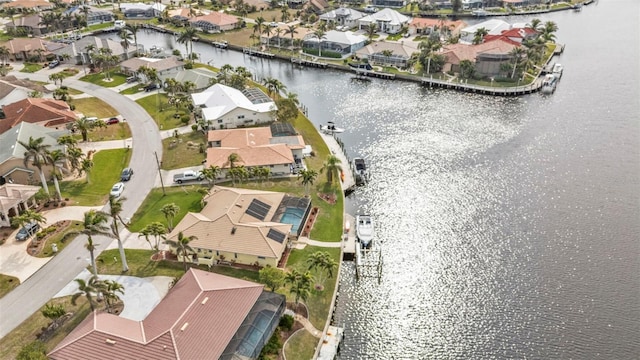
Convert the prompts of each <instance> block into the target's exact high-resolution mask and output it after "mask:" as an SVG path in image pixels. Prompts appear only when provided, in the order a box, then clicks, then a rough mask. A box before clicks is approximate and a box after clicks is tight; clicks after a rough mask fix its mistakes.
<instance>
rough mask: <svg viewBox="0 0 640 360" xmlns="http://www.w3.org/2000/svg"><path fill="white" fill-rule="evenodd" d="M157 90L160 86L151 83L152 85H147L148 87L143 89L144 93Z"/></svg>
mask: <svg viewBox="0 0 640 360" xmlns="http://www.w3.org/2000/svg"><path fill="white" fill-rule="evenodd" d="M159 88H160V84H155V83H153V84H149V85H147V86H145V87H144V91H152V90H155V89H159Z"/></svg>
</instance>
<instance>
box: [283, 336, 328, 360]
mask: <svg viewBox="0 0 640 360" xmlns="http://www.w3.org/2000/svg"><path fill="white" fill-rule="evenodd" d="M319 341H320V340H319V339H318V338H316V337H314V336H313V335H311V333H309V332H308V331H307V330H305V329H300V330H299V331H297V332H296V333H295V334H293V336H291V337H290V338H289V341H287V345H286V346H285V348H284V353H285V355H286V356H287V360H309V359H311V358H313V354H314V353H315V349H316V346H318V343H319Z"/></svg>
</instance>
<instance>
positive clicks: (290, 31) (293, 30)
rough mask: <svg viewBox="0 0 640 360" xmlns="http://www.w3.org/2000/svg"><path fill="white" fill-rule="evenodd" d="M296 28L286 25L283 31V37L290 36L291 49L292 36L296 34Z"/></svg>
mask: <svg viewBox="0 0 640 360" xmlns="http://www.w3.org/2000/svg"><path fill="white" fill-rule="evenodd" d="M297 28H298V27H297V26H296V25H287V29H285V31H284V33H285V35H287V34H288V35H291V48H292V49H293V35H294V34H297V33H298V30H296V29H297Z"/></svg>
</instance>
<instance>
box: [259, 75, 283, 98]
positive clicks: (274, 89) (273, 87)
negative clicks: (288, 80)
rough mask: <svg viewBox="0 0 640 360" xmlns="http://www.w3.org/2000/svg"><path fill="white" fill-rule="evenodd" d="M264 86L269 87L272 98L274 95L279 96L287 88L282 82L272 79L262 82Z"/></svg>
mask: <svg viewBox="0 0 640 360" xmlns="http://www.w3.org/2000/svg"><path fill="white" fill-rule="evenodd" d="M262 84H263V85H264V86H266V87H267V91H268V92H269V96H272V95H274V94H275V95H279V94H280V91H282V90H284V89H286V88H287V87H286V86H285V85H284V84H283V83H281V82H280V80H278V79H275V78H271V77H268V78H265V79H264V80H262Z"/></svg>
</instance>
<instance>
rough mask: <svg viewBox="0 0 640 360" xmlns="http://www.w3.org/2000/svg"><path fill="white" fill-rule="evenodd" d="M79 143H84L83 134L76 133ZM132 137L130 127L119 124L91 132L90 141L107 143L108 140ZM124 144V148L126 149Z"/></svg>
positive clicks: (75, 136) (122, 123) (125, 124)
mask: <svg viewBox="0 0 640 360" xmlns="http://www.w3.org/2000/svg"><path fill="white" fill-rule="evenodd" d="M73 137H74V138H76V139H77V140H78V141H82V134H80V133H76V134H75V135H73ZM130 137H131V130H130V129H129V125H128V124H127V123H125V122H120V123H117V124H112V125H107V127H106V128H104V127H103V128H96V129H93V130H91V131H89V135H88V139H89V141H107V140H123V139H128V138H130ZM124 146H125V145H124V143H122V147H124Z"/></svg>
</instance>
